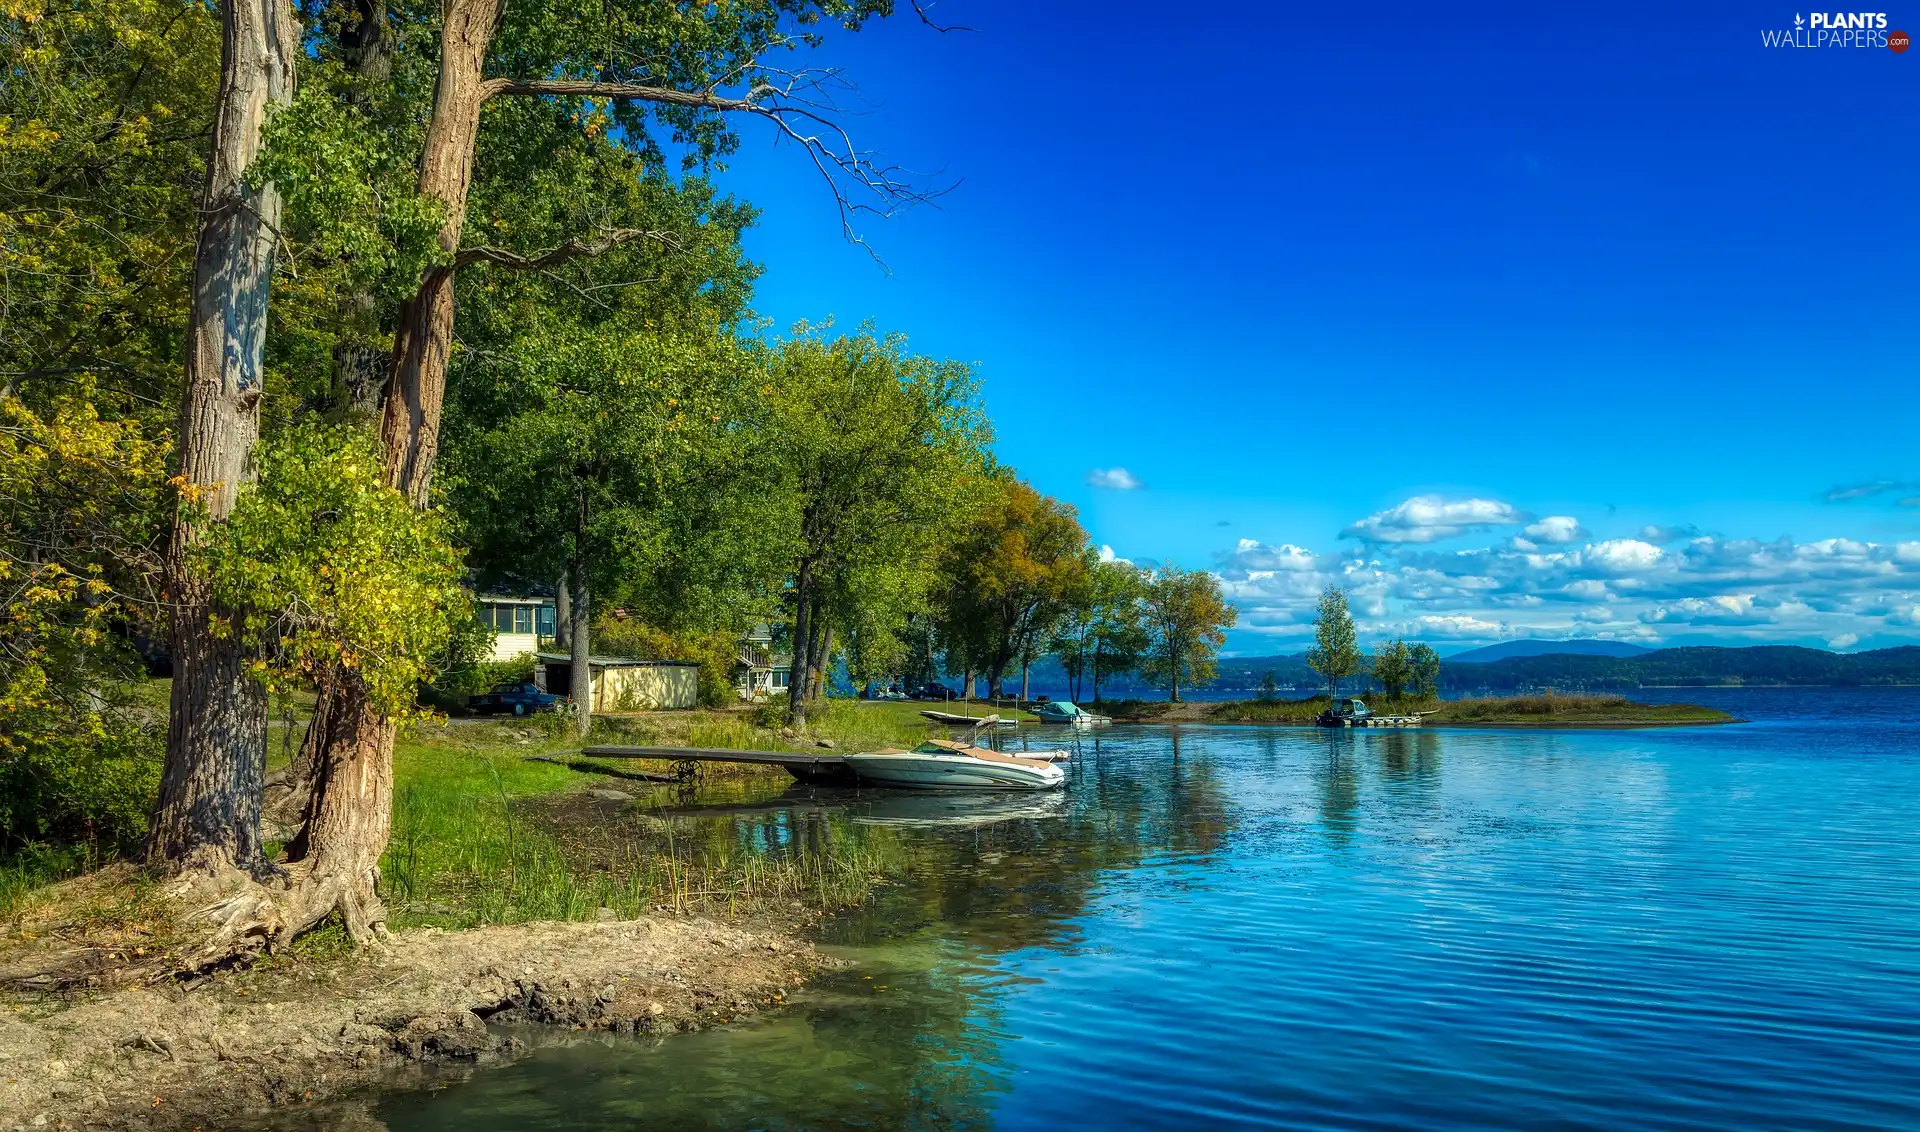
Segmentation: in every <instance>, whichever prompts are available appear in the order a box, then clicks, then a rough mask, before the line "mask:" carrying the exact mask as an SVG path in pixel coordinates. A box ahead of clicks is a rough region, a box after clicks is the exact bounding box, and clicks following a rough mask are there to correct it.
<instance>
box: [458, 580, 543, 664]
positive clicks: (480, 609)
mask: <svg viewBox="0 0 1920 1132" xmlns="http://www.w3.org/2000/svg"><path fill="white" fill-rule="evenodd" d="M473 614H474V616H475V617H477V618H478V619H479V621H480V624H482V625H485V626H487V627H488V628H490V629H492V630H493V651H492V652H490V653H488V654H487V659H488V660H509V659H511V658H513V657H516V656H519V655H520V654H521V653H526V652H538V651H540V645H541V642H542V641H543V640H544V641H551V640H553V599H552V598H550V597H522V596H518V595H515V594H479V595H477V596H476V597H475V598H474V601H473Z"/></svg>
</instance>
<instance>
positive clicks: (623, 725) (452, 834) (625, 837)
mask: <svg viewBox="0 0 1920 1132" xmlns="http://www.w3.org/2000/svg"><path fill="white" fill-rule="evenodd" d="M907 706H909V705H899V704H863V703H858V702H855V701H829V702H828V703H827V704H826V705H824V707H823V709H822V710H821V711H820V712H819V713H818V715H817V716H816V717H815V719H814V721H813V726H812V727H811V728H810V734H811V735H813V736H819V737H826V738H831V739H833V740H834V742H835V744H836V746H838V747H839V748H840V749H867V748H871V747H879V746H885V745H889V744H902V743H911V742H915V741H917V739H918V738H919V737H923V736H925V735H928V734H933V733H936V731H937V730H938V729H937V728H935V727H934V725H932V724H930V723H929V722H928V721H926V720H922V719H920V718H919V717H918V716H917V715H915V714H913V713H911V712H903V711H898V710H889V709H895V708H904V707H907ZM775 723H777V720H776V719H775V718H774V717H773V716H772V715H771V714H770V713H755V712H751V711H727V712H672V713H659V714H658V715H656V716H640V717H623V718H618V719H606V720H596V722H595V727H594V733H593V735H592V736H591V738H590V740H589V742H591V743H607V744H621V743H624V744H630V745H636V746H652V745H661V746H690V747H732V748H736V749H743V750H777V749H782V748H790V747H794V746H796V745H800V744H801V743H802V742H804V741H792V740H786V739H783V738H782V737H781V736H780V734H779V732H778V730H777V729H776V727H774V726H771V725H772V724H775ZM581 745H582V744H580V743H579V742H578V741H577V740H575V739H573V738H571V737H570V736H568V735H567V733H566V731H565V729H564V725H563V723H562V721H559V720H557V719H556V720H553V721H541V722H539V723H530V722H523V723H518V724H478V725H450V726H425V727H420V728H416V729H414V730H413V731H410V732H409V733H408V734H407V736H405V737H404V738H403V739H402V741H401V743H400V744H399V745H398V747H397V748H396V749H395V752H394V780H395V789H394V807H393V835H392V839H391V841H390V842H389V844H388V848H387V853H386V856H385V857H384V858H383V859H382V862H381V874H382V877H383V890H384V892H385V894H386V897H387V900H388V903H389V905H390V909H391V913H392V916H393V923H394V924H395V925H396V926H407V925H412V924H436V925H441V926H446V927H470V926H476V925H480V924H503V923H518V922H524V921H528V920H580V919H592V918H594V917H595V916H597V915H598V914H599V910H600V909H601V908H610V909H612V910H613V912H614V913H615V914H616V915H618V916H620V917H622V918H628V917H632V916H637V915H641V914H644V913H646V912H648V911H650V910H654V909H666V910H671V911H702V912H707V913H710V914H726V915H733V916H742V915H749V914H754V913H757V912H761V911H765V910H767V909H769V908H772V907H775V906H779V907H782V908H790V907H791V906H792V904H793V903H794V902H796V901H798V902H800V903H801V904H803V905H805V906H807V907H811V908H816V909H830V908H838V907H845V906H847V905H850V904H856V903H859V902H860V901H862V900H864V899H865V898H866V896H867V894H868V893H869V892H870V891H871V890H872V888H873V886H874V885H875V884H876V883H879V882H880V881H882V880H884V879H885V878H886V877H887V876H889V875H892V874H894V873H895V872H897V871H898V869H899V868H900V867H901V862H900V861H899V860H897V859H896V856H897V855H895V854H891V853H889V852H888V851H885V850H883V849H878V848H874V847H873V846H871V845H869V844H867V843H865V842H864V841H857V840H855V839H852V838H846V839H844V840H843V841H842V842H840V843H835V844H830V845H827V846H825V847H823V848H818V849H816V850H815V851H812V852H809V853H807V854H806V855H804V856H795V857H785V856H779V857H776V856H768V855H766V854H763V853H757V852H748V851H743V850H742V849H741V848H740V847H739V846H738V845H737V844H736V843H735V842H733V841H732V840H731V839H729V837H728V836H726V834H727V832H728V831H726V830H725V829H723V828H720V827H719V826H718V825H717V824H716V823H713V822H707V821H693V820H689V819H684V818H676V817H673V816H670V815H665V814H661V813H659V812H657V811H658V809H659V807H660V806H661V805H663V804H665V803H666V802H668V801H669V800H671V797H672V795H671V788H667V787H642V788H640V791H639V794H638V797H637V798H636V801H635V802H634V803H631V804H628V805H625V806H618V807H613V810H614V811H615V812H614V813H613V814H612V815H609V813H608V809H609V807H607V806H606V805H605V804H600V805H595V804H593V803H588V802H583V801H582V800H581V798H580V793H581V792H582V791H584V790H586V789H588V788H590V787H595V786H606V785H609V782H610V780H609V779H607V778H603V777H601V776H598V775H594V774H589V773H582V772H580V771H576V770H573V769H570V768H569V767H567V766H564V765H560V764H559V763H556V762H549V761H544V760H545V759H546V758H558V757H561V756H562V755H563V754H564V753H566V752H571V751H574V750H577V749H578V748H579V746H581ZM536 756H538V757H536ZM608 765H609V767H610V768H611V769H618V770H621V771H627V772H632V771H635V770H648V769H654V770H664V769H665V767H664V766H663V765H661V766H656V764H654V763H652V762H650V761H646V760H621V761H620V762H619V764H618V765H617V766H614V765H613V764H611V763H609V764H608ZM787 782H788V779H787V776H786V774H785V772H783V771H780V770H777V769H774V768H765V767H750V766H749V767H737V768H727V769H726V770H725V771H718V772H717V773H714V777H713V780H712V781H710V782H709V783H708V785H707V786H706V787H704V788H703V789H704V790H705V791H706V792H707V793H708V794H709V795H711V794H713V793H716V792H720V793H724V792H727V791H728V790H730V789H731V790H734V791H736V792H740V793H758V794H760V795H765V794H768V793H777V792H778V791H779V790H781V789H784V787H785V786H786V784H787Z"/></svg>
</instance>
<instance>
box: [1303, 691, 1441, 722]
mask: <svg viewBox="0 0 1920 1132" xmlns="http://www.w3.org/2000/svg"><path fill="white" fill-rule="evenodd" d="M1432 714H1433V712H1430V711H1422V712H1415V713H1414V714H1412V715H1375V714H1373V709H1372V708H1370V707H1368V706H1367V705H1366V702H1365V701H1364V700H1361V699H1359V698H1357V697H1354V696H1348V697H1347V698H1345V699H1343V700H1341V701H1339V702H1338V703H1337V704H1335V705H1334V706H1333V707H1330V708H1328V709H1327V710H1325V711H1323V712H1321V713H1320V718H1318V719H1316V720H1314V722H1315V723H1317V724H1319V725H1320V726H1322V727H1418V726H1420V721H1421V719H1422V718H1424V717H1426V716H1429V715H1432Z"/></svg>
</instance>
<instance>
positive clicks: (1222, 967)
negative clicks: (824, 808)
mask: <svg viewBox="0 0 1920 1132" xmlns="http://www.w3.org/2000/svg"><path fill="white" fill-rule="evenodd" d="M1908 691H1914V690H1902V691H1899V692H1898V693H1897V694H1893V693H1890V695H1892V696H1893V699H1894V700H1895V701H1897V702H1896V703H1894V705H1893V706H1891V707H1889V706H1887V705H1886V704H1885V703H1878V702H1876V704H1875V706H1874V707H1873V709H1872V710H1873V712H1874V713H1876V714H1875V715H1874V718H1875V720H1876V725H1875V727H1873V728H1868V729H1860V728H1853V729H1849V730H1845V731H1842V730H1836V729H1835V728H1834V727H1833V726H1831V724H1832V723H1833V722H1834V720H1836V719H1838V718H1843V717H1846V716H1847V714H1848V712H1849V711H1850V710H1851V709H1850V708H1849V707H1848V704H1847V703H1843V702H1841V701H1840V700H1835V699H1831V698H1829V699H1822V698H1821V697H1820V696H1817V695H1816V696H1812V697H1811V698H1809V699H1805V700H1803V701H1802V703H1803V705H1811V706H1810V707H1806V709H1805V710H1803V711H1801V712H1800V714H1799V715H1798V716H1795V715H1793V714H1792V713H1791V712H1787V713H1785V714H1781V711H1780V710H1777V709H1778V708H1779V705H1781V704H1789V705H1790V704H1791V702H1792V701H1790V700H1785V699H1781V698H1780V697H1779V695H1778V694H1777V693H1776V694H1774V698H1772V699H1767V698H1766V697H1764V696H1756V695H1749V696H1747V697H1746V698H1745V699H1744V700H1743V701H1742V704H1744V708H1743V707H1742V706H1741V705H1733V706H1732V707H1731V708H1730V710H1735V711H1737V712H1739V713H1740V714H1743V715H1748V716H1750V717H1752V716H1755V715H1761V716H1763V717H1764V718H1765V719H1766V722H1765V723H1763V724H1760V725H1755V726H1752V727H1735V728H1720V729H1698V730H1693V731H1676V732H1558V733H1545V734H1528V733H1513V732H1468V731H1448V732H1441V731H1434V732H1428V733H1398V734H1391V735H1389V734H1359V735H1327V734H1322V733H1318V732H1307V731H1297V730H1280V729H1274V730H1261V729H1254V728H1232V729H1206V728H1184V729H1181V730H1180V731H1178V732H1177V733H1176V732H1173V731H1170V730H1164V729H1148V728H1138V729H1127V728H1115V729H1113V730H1111V731H1108V732H1103V733H1099V734H1098V735H1097V737H1095V738H1091V739H1080V740H1078V743H1079V746H1080V751H1079V758H1078V759H1077V760H1076V763H1075V765H1074V767H1073V771H1072V785H1071V792H1070V805H1069V806H1068V807H1066V809H1065V810H1064V812H1062V813H1060V814H1058V815H1057V816H1051V817H1041V818H1029V819H1019V820H1014V821H1008V822H1004V823H999V824H995V825H988V826H969V827H962V828H954V829H944V830H943V829H940V828H937V827H935V828H927V829H919V830H914V831H910V832H908V833H902V832H900V831H897V830H894V831H882V832H881V833H878V834H876V833H875V832H874V831H873V830H870V829H867V830H863V829H862V828H861V827H857V826H854V825H852V824H851V823H845V822H841V823H838V824H835V823H834V822H832V821H831V820H829V821H828V824H827V826H826V827H825V828H826V833H827V835H828V836H827V840H828V841H829V842H830V841H831V838H833V837H860V836H890V837H907V838H909V839H910V852H911V854H912V859H913V862H914V872H913V876H912V877H911V878H910V879H909V880H908V881H907V882H906V883H904V884H901V885H899V886H896V887H894V888H891V889H889V890H887V891H885V892H883V894H882V895H881V897H880V898H879V899H878V900H876V902H875V903H874V905H873V906H872V907H871V908H869V909H867V910H864V911H862V912H860V913H858V914H855V915H852V916H850V917H847V918H845V919H843V920H842V921H840V922H838V923H837V924H835V925H834V927H833V930H832V932H831V933H830V936H831V940H832V942H833V946H835V947H837V948H839V949H840V950H842V951H843V952H844V953H845V954H848V955H850V956H852V957H854V958H856V959H858V960H859V961H860V962H861V963H862V966H861V967H860V968H858V969H857V970H858V972H859V973H860V974H874V975H875V976H876V977H875V979H874V980H871V981H869V980H865V979H862V978H860V977H859V975H858V974H854V975H848V976H844V977H842V978H840V979H839V980H838V981H831V982H830V983H829V984H828V985H827V986H824V987H822V988H819V989H818V990H816V991H814V992H813V993H811V994H810V995H808V996H803V997H802V1000H801V1002H800V1004H799V1005H798V1006H796V1007H795V1008H794V1009H793V1010H791V1011H789V1012H787V1013H785V1014H783V1015H779V1016H775V1017H771V1018H766V1019H763V1020H760V1021H757V1022H755V1023H753V1024H750V1025H743V1026H738V1027H734V1028H730V1029H726V1030H722V1031H716V1032H710V1033H705V1034H700V1035H693V1036H688V1037H684V1038H676V1039H673V1040H671V1041H667V1042H664V1043H660V1044H657V1045H646V1044H641V1043H636V1042H603V1043H587V1044H578V1045H570V1046H566V1047H562V1048H554V1049H548V1050H543V1051H541V1052H540V1053H539V1054H538V1055H537V1056H535V1057H534V1058H532V1059H531V1060H529V1061H528V1062H527V1063H524V1064H522V1065H520V1066H516V1067H514V1068H511V1069H507V1070H502V1071H498V1072H491V1073H483V1074H480V1075H478V1076H477V1077H475V1078H474V1079H473V1080H472V1081H469V1082H467V1083H464V1084H461V1085H459V1086H458V1087H455V1088H451V1089H448V1090H446V1091H444V1092H441V1093H438V1094H434V1095H432V1096H422V1095H417V1094H411V1095H401V1096H396V1097H394V1098H392V1099H390V1100H389V1101H388V1102H387V1104H386V1105H385V1106H384V1107H383V1110H382V1115H383V1117H384V1118H385V1119H386V1120H387V1121H388V1123H389V1125H390V1126H391V1127H393V1128H395V1129H408V1128H428V1127H453V1126H459V1127H470V1128H530V1129H537V1128H569V1129H592V1128H608V1129H611V1128H631V1127H674V1128H678V1127H703V1128H781V1129H784V1128H859V1127H873V1128H942V1129H945V1128H973V1127H989V1126H992V1127H1000V1128H1054V1127H1063V1126H1064V1127H1087V1126H1098V1125H1107V1126H1111V1127H1114V1128H1142V1129H1150V1128H1169V1129H1171V1128H1193V1127H1200V1126H1208V1127H1212V1126H1220V1127H1234V1126H1247V1127H1253V1126H1257V1127H1286V1128H1354V1129H1366V1128H1407V1127H1420V1128H1461V1129H1465V1128H1475V1129H1478V1128H1546V1127H1552V1128H1596V1129H1597V1128H1609V1129H1612V1128H1636V1129H1639V1128H1655V1129H1694V1128H1716V1129H1718V1128H1730V1127H1739V1128H1795V1129H1814V1128H1819V1129H1840V1128H1888V1127H1920V1023H1917V1022H1916V1007H1920V942H1916V937H1915V933H1914V931H1913V926H1914V924H1915V923H1920V865H1916V861H1920V852H1916V851H1917V850H1920V823H1917V822H1916V821H1915V820H1914V819H1915V810H1914V807H1915V805H1916V803H1915V801H1914V799H1915V798H1916V797H1920V789H1917V788H1920V753H1917V752H1920V725H1916V723H1915V721H1916V720H1920V691H1914V694H1912V695H1908V694H1907V693H1908ZM1901 697H1905V698H1904V699H1903V698H1901ZM1695 698H1699V699H1710V698H1711V697H1708V696H1704V695H1703V696H1699V697H1695ZM1755 704H1761V705H1762V706H1766V705H1768V704H1771V705H1773V708H1771V709H1769V710H1771V711H1773V714H1771V715H1768V714H1766V713H1765V712H1759V711H1756V709H1755V708H1754V706H1753V705H1755ZM1836 705H1837V706H1836ZM1822 712H1826V713H1827V714H1826V715H1822V714H1821V713H1822ZM717 820H724V821H727V822H731V823H734V824H736V825H741V826H743V827H744V826H746V825H750V824H751V823H752V822H753V821H756V820H766V819H765V818H763V817H762V818H756V817H752V816H747V817H741V816H733V817H728V818H725V819H717ZM750 833H751V830H746V829H744V828H743V830H742V833H741V836H742V838H743V839H745V838H746V837H747V836H748V835H749V834H750ZM863 984H864V985H863ZM876 985H885V987H886V988H887V989H886V990H885V991H878V990H876V989H874V988H875V986H876Z"/></svg>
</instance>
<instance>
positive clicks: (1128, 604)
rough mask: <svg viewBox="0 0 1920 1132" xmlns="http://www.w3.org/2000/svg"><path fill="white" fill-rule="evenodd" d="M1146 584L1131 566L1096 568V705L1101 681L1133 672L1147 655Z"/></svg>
mask: <svg viewBox="0 0 1920 1132" xmlns="http://www.w3.org/2000/svg"><path fill="white" fill-rule="evenodd" d="M1147 582H1148V579H1147V577H1146V576H1145V575H1144V574H1143V573H1142V572H1141V571H1139V570H1138V569H1135V568H1134V566H1133V565H1132V564H1131V563H1127V562H1101V563H1098V564H1096V565H1095V566H1094V568H1093V572H1092V589H1093V618H1092V625H1091V626H1090V628H1089V629H1088V633H1087V635H1088V648H1087V675H1088V677H1089V678H1090V679H1091V680H1092V682H1093V700H1094V702H1095V703H1099V702H1100V682H1101V681H1102V680H1106V679H1110V678H1112V677H1115V676H1123V675H1125V674H1126V673H1129V672H1132V671H1134V670H1135V669H1137V668H1139V667H1140V663H1141V660H1142V658H1143V657H1144V656H1145V655H1146V651H1147V626H1146V620H1145V617H1146V608H1145V607H1146V596H1147Z"/></svg>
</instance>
